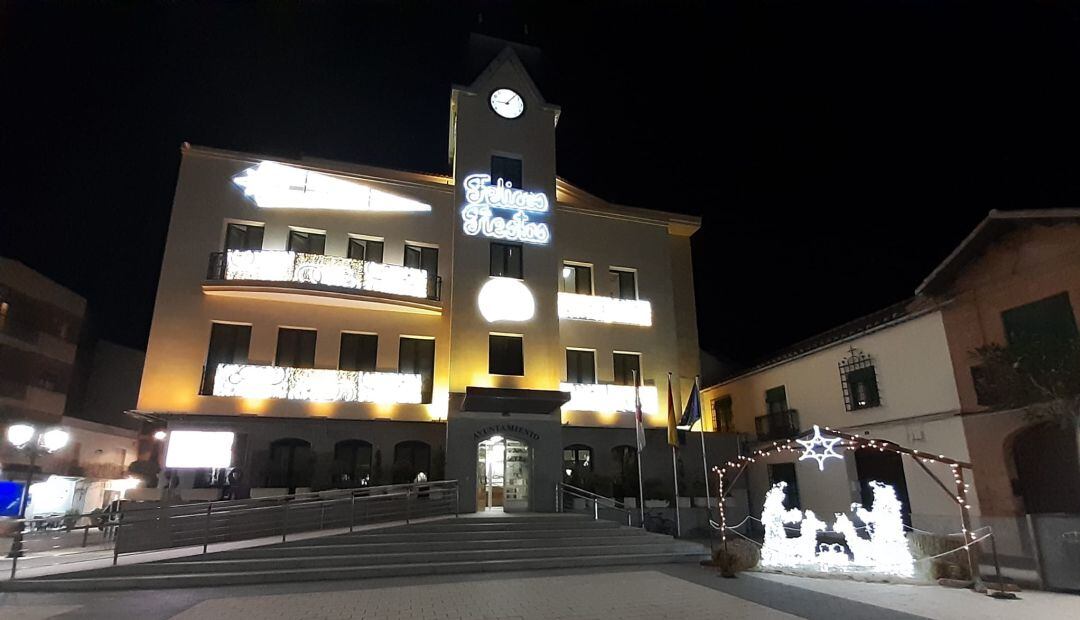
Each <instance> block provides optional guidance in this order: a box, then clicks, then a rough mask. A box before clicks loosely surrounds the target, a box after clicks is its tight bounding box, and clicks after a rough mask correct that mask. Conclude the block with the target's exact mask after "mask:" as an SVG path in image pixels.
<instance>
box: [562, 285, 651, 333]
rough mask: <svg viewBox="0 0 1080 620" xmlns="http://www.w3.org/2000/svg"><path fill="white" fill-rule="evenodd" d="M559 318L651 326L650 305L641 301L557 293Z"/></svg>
mask: <svg viewBox="0 0 1080 620" xmlns="http://www.w3.org/2000/svg"><path fill="white" fill-rule="evenodd" d="M559 318H560V319H570V320H578V321H597V322H599V323H619V324H622V325H641V326H643V327H648V326H650V325H652V304H650V303H649V302H647V301H645V300H642V299H617V298H615V297H601V296H599V295H579V294H577V293H559Z"/></svg>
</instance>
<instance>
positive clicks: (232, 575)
mask: <svg viewBox="0 0 1080 620" xmlns="http://www.w3.org/2000/svg"><path fill="white" fill-rule="evenodd" d="M705 556H706V553H705V550H704V549H703V548H702V549H700V550H695V551H693V552H682V553H628V554H621V555H575V556H561V557H552V558H513V559H495V560H477V561H457V562H425V563H417V564H384V565H378V566H350V567H317V568H298V569H292V568H275V569H266V570H250V571H241V572H204V573H193V574H183V575H175V574H170V575H142V574H140V575H119V576H111V577H106V576H93V577H85V576H75V575H77V573H72V574H69V575H67V576H62V577H56V578H50V579H20V580H15V581H7V582H3V590H5V591H20V592H69V591H91V590H121V589H123V590H126V589H159V588H183V587H207V586H221V585H241V584H259V583H283V582H298V581H324V580H337V579H364V578H372V577H404V576H416V575H433V574H458V573H478V572H491V571H512V570H513V571H517V570H540V569H557V568H581V567H592V566H617V565H627V564H661V563H673V562H697V561H699V560H700V559H702V558H704V557H705Z"/></svg>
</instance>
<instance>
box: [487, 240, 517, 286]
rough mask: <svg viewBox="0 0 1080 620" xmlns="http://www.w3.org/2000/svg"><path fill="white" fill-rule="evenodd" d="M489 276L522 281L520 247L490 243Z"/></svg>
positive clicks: (513, 244) (512, 244) (510, 244)
mask: <svg viewBox="0 0 1080 620" xmlns="http://www.w3.org/2000/svg"><path fill="white" fill-rule="evenodd" d="M491 275H493V276H499V277H501V278H517V279H519V280H520V279H522V278H523V277H524V276H523V275H522V264H521V245H520V244H515V243H496V242H494V241H492V242H491Z"/></svg>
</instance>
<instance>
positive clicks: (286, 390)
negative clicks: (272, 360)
mask: <svg viewBox="0 0 1080 620" xmlns="http://www.w3.org/2000/svg"><path fill="white" fill-rule="evenodd" d="M422 385H423V380H422V379H421V377H420V375H418V374H409V373H397V372H364V371H352V370H333V369H323V368H285V367H281V366H255V365H250V364H218V368H217V373H216V374H215V375H214V396H239V397H242V398H283V399H289V400H309V401H336V402H354V403H419V402H421V400H422V396H421V392H422Z"/></svg>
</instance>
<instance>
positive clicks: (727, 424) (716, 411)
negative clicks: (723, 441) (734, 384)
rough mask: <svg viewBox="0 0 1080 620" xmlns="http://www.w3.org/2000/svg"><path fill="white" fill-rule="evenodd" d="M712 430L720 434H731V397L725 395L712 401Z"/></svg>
mask: <svg viewBox="0 0 1080 620" xmlns="http://www.w3.org/2000/svg"><path fill="white" fill-rule="evenodd" d="M712 410H713V428H714V429H716V430H717V431H719V432H721V433H733V432H735V430H734V425H735V424H734V423H735V417H734V412H733V411H732V408H731V396H730V395H725V396H721V397H720V398H714V399H713V401H712Z"/></svg>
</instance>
